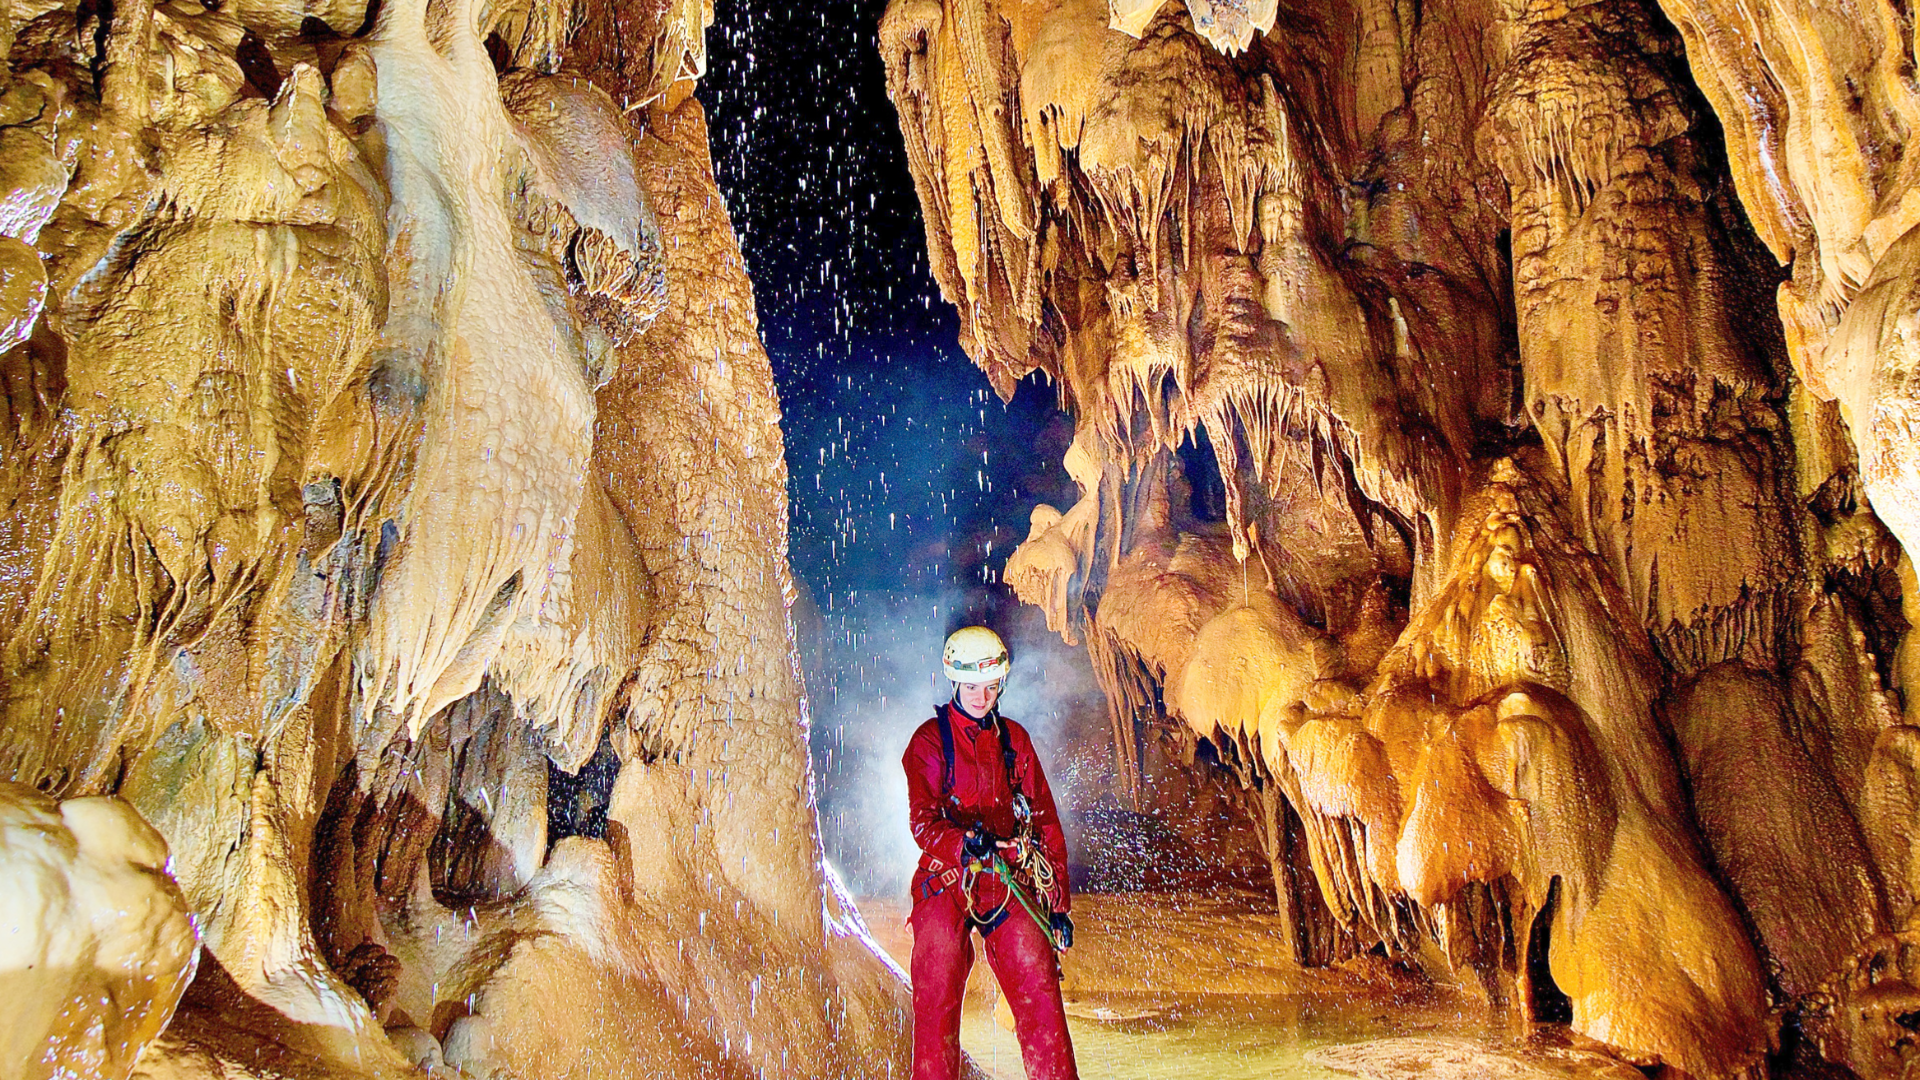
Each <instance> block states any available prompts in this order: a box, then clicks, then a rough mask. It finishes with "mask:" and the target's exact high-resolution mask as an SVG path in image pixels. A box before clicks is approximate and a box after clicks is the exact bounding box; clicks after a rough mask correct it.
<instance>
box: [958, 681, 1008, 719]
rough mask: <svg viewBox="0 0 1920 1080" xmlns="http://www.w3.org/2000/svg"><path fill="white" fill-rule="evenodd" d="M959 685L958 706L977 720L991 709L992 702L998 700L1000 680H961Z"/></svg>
mask: <svg viewBox="0 0 1920 1080" xmlns="http://www.w3.org/2000/svg"><path fill="white" fill-rule="evenodd" d="M959 686H960V708H961V710H962V711H964V712H965V713H966V714H967V715H968V716H971V717H973V718H974V719H976V720H978V719H980V718H982V717H984V716H986V715H987V713H988V712H990V711H991V710H992V709H993V705H994V702H997V701H999V700H1000V680H999V679H995V680H993V681H992V682H963V683H960V684H959Z"/></svg>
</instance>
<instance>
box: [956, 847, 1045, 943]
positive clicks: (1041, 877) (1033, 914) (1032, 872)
mask: <svg viewBox="0 0 1920 1080" xmlns="http://www.w3.org/2000/svg"><path fill="white" fill-rule="evenodd" d="M1021 846H1022V847H1024V848H1026V849H1027V850H1026V852H1025V854H1024V855H1023V856H1021V861H1022V862H1023V863H1025V864H1026V867H1027V873H1028V875H1029V876H1031V877H1032V878H1033V883H1034V887H1035V888H1036V889H1038V890H1039V891H1040V894H1041V895H1042V896H1046V895H1047V894H1049V893H1050V892H1052V890H1053V882H1054V880H1055V878H1054V869H1053V864H1052V863H1051V862H1049V861H1048V860H1047V857H1046V856H1045V855H1044V854H1042V853H1041V852H1040V850H1039V849H1038V848H1035V847H1033V846H1032V844H1031V843H1030V842H1028V841H1027V839H1026V837H1022V838H1021ZM1015 854H1016V855H1017V856H1020V855H1021V853H1020V852H1019V851H1018V850H1016V851H1015ZM987 858H988V859H989V860H991V861H990V863H987V864H983V863H981V861H980V860H979V859H969V860H968V861H967V868H966V870H965V871H964V872H962V873H961V875H960V894H961V895H962V896H964V897H965V898H966V901H967V915H968V916H969V917H971V918H973V919H974V920H975V921H976V922H980V923H983V924H987V923H995V922H998V921H999V919H1000V916H1001V915H1003V914H1005V912H1006V910H1007V905H1008V904H1009V903H1011V902H1012V901H1014V900H1018V901H1020V909H1021V910H1022V911H1025V912H1026V913H1027V917H1028V918H1030V919H1032V920H1033V925H1035V926H1037V927H1039V928H1040V932H1041V933H1042V934H1045V935H1046V937H1047V941H1048V942H1049V943H1051V944H1052V945H1053V948H1054V951H1056V952H1061V951H1064V950H1062V949H1061V948H1060V939H1059V938H1058V937H1056V936H1055V935H1054V932H1053V920H1052V919H1051V918H1050V917H1049V916H1048V915H1042V914H1040V911H1039V909H1038V908H1037V907H1035V905H1034V903H1033V901H1032V900H1029V899H1028V898H1027V891H1026V890H1025V889H1023V888H1021V887H1020V883H1019V882H1018V881H1016V880H1014V876H1013V867H1011V866H1009V865H1008V864H1007V860H1006V859H1004V858H1002V857H1001V855H1000V853H999V852H997V851H995V852H992V853H990V854H989V855H988V856H987ZM988 866H991V867H992V872H993V876H994V877H997V878H999V879H1000V881H1001V883H1002V884H1004V885H1005V886H1006V887H1007V896H1006V898H1005V899H1003V900H1001V901H1000V906H999V907H997V908H994V909H993V914H991V915H988V916H986V917H984V918H982V917H981V916H980V915H978V914H976V913H975V912H974V910H973V883H974V880H975V879H976V878H977V877H978V876H979V874H980V871H981V870H983V869H986V868H987V867H988ZM1049 914H1051V913H1049Z"/></svg>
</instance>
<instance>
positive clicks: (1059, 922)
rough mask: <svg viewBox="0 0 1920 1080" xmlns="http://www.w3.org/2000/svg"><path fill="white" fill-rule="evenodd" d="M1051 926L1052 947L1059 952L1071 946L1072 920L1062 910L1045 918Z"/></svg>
mask: <svg viewBox="0 0 1920 1080" xmlns="http://www.w3.org/2000/svg"><path fill="white" fill-rule="evenodd" d="M1047 921H1048V922H1049V923H1051V924H1052V927H1053V947H1054V948H1056V949H1059V950H1060V951H1061V952H1066V951H1067V950H1068V949H1071V948H1073V920H1072V919H1070V918H1068V917H1067V913H1066V912H1064V911H1056V912H1054V913H1053V918H1051V919H1049V920H1047Z"/></svg>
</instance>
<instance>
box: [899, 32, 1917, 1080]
mask: <svg viewBox="0 0 1920 1080" xmlns="http://www.w3.org/2000/svg"><path fill="white" fill-rule="evenodd" d="M1664 7H1665V9H1666V10H1665V11H1664V12H1662V11H1661V10H1659V9H1657V8H1655V7H1654V6H1652V5H1651V4H1647V3H1633V2H1629V3H1524V2H1516V3H1504V4H1502V3H1472V2H1462V3H1447V4H1426V5H1421V6H1419V7H1418V8H1417V9H1416V8H1411V7H1409V6H1408V5H1405V4H1397V5H1396V4H1392V3H1384V2H1374V0H1354V2H1352V3H1342V2H1338V0H1324V2H1320V3H1312V4H1308V5H1306V6H1305V7H1302V6H1299V5H1295V6H1293V7H1289V8H1286V9H1285V11H1284V12H1283V13H1282V14H1281V16H1280V17H1279V18H1278V19H1276V18H1275V17H1274V15H1273V12H1272V11H1271V10H1270V9H1262V8H1261V7H1260V6H1259V5H1253V4H1242V5H1232V6H1223V5H1219V4H1213V5H1197V4H1189V5H1187V7H1186V8H1185V9H1183V8H1181V7H1180V6H1178V5H1160V4H1155V3H1151V2H1144V3H1122V2H1120V0H1113V2H1112V3H1110V4H1109V3H1102V2H1101V0H1058V2H1050V3H1038V2H1031V3H1030V2H1022V0H894V2H893V3H892V4H891V6H890V7H889V9H888V11H887V14H886V17H885V19H884V20H883V22H882V24H881V42H882V48H883V50H884V51H885V58H886V61H887V64H888V70H889V77H890V91H891V94H892V96H893V100H894V103H895V105H896V107H897V108H898V109H899V113H900V119H901V127H902V131H903V134H904V136H905V139H906V144H907V149H908V155H909V160H910V162H911V166H912V169H913V172H914V176H915V180H916V183H917V184H918V188H919V192H920V197H921V203H922V207H923V209H924V210H925V212H926V220H927V231H928V243H929V248H930V252H931V265H932V266H933V268H934V271H935V274H936V276H938V278H939V280H940V284H941V286H942V289H943V290H944V292H945V294H946V296H947V297H948V299H949V300H950V301H952V302H953V303H954V304H955V305H956V306H957V307H958V308H959V310H960V314H961V323H962V342H963V344H964V345H965V347H966V348H967V349H968V351H969V352H970V354H971V355H972V356H973V358H974V359H975V361H976V362H977V363H978V364H979V365H980V366H981V367H982V368H983V369H984V370H985V371H986V373H987V375H988V377H989V378H990V379H991V380H992V381H993V383H994V385H995V387H996V388H998V389H999V391H1000V392H1001V393H1002V394H1011V393H1012V392H1013V388H1014V386H1015V384H1016V383H1017V382H1018V381H1019V380H1020V379H1022V378H1024V377H1026V376H1028V375H1029V374H1031V373H1033V372H1035V371H1039V372H1044V374H1045V375H1046V377H1047V378H1048V379H1049V380H1050V381H1051V382H1052V383H1054V384H1055V385H1057V387H1058V392H1059V394H1060V397H1061V401H1062V404H1063V405H1064V407H1066V408H1068V409H1069V410H1070V411H1071V412H1072V413H1073V415H1074V417H1075V419H1076V423H1077V430H1078V437H1077V438H1076V440H1075V443H1074V446H1073V449H1072V451H1070V452H1069V454H1068V461H1067V466H1068V470H1069V472H1070V473H1071V474H1072V475H1073V476H1074V478H1075V480H1076V481H1077V482H1078V483H1079V486H1080V489H1081V493H1082V498H1081V501H1080V502H1079V503H1078V504H1077V505H1075V506H1073V507H1071V508H1059V507H1041V508H1037V509H1036V510H1035V511H1034V514H1033V521H1032V532H1031V534H1030V536H1029V538H1028V540H1027V542H1026V544H1024V545H1023V546H1022V547H1020V548H1019V549H1018V550H1017V551H1016V552H1015V553H1014V554H1013V555H1012V557H1011V558H1010V559H1009V561H1008V564H1007V567H1006V572H1005V578H1006V580H1007V582H1008V583H1009V584H1010V585H1012V586H1013V587H1014V588H1015V589H1016V590H1017V591H1018V592H1019V593H1020V595H1021V596H1022V598H1023V599H1025V600H1027V601H1028V602H1030V603H1034V604H1036V605H1039V606H1041V607H1043V608H1044V609H1045V610H1046V612H1047V617H1048V622H1049V625H1050V626H1052V627H1053V628H1054V629H1056V630H1058V631H1059V632H1061V633H1062V634H1063V635H1064V636H1065V637H1066V639H1067V640H1068V641H1069V642H1079V641H1084V642H1085V643H1086V645H1087V648H1088V650H1089V652H1090V655H1091V657H1092V659H1093V661H1094V664H1095V668H1096V670H1097V671H1099V672H1100V673H1101V675H1102V678H1103V680H1104V681H1105V684H1106V689H1107V692H1108V696H1109V699H1110V701H1111V702H1112V706H1113V710H1114V722H1115V730H1116V732H1117V733H1118V738H1117V744H1116V752H1117V760H1119V761H1120V762H1121V763H1122V764H1123V765H1126V764H1128V763H1130V762H1134V761H1137V760H1138V751H1137V745H1138V740H1139V738H1140V734H1139V733H1140V731H1141V730H1143V729H1142V728H1141V727H1140V725H1142V724H1144V722H1145V721H1147V720H1149V719H1151V718H1152V717H1153V716H1154V715H1155V714H1163V715H1165V716H1168V717H1170V718H1172V719H1174V720H1177V721H1182V722H1184V726H1185V728H1186V730H1188V731H1189V732H1190V733H1191V737H1192V738H1196V739H1210V740H1213V741H1214V742H1215V743H1216V745H1217V746H1218V747H1219V748H1220V749H1221V751H1222V754H1221V756H1222V758H1223V759H1225V760H1229V761H1232V762H1235V763H1237V764H1236V767H1237V768H1238V770H1239V771H1240V772H1241V774H1242V776H1243V778H1244V779H1245V780H1246V781H1247V782H1248V783H1249V784H1253V785H1257V788H1258V792H1259V797H1260V799H1261V800H1262V801H1263V802H1264V803H1265V805H1266V819H1267V822H1266V827H1265V829H1264V831H1263V836H1262V840H1263V842H1264V843H1265V844H1266V846H1267V850H1268V853H1269V858H1270V861H1271V863H1272V865H1273V871H1274V882H1275V888H1276V892H1277V894H1278V896H1279V898H1280V900H1281V907H1282V909H1283V911H1284V912H1285V913H1286V914H1287V915H1288V926H1289V930H1288V933H1289V934H1291V936H1292V937H1293V939H1294V945H1295V948H1296V952H1297V953H1298V955H1299V956H1300V957H1301V958H1303V959H1305V960H1310V961H1325V960H1329V959H1333V958H1337V957H1339V956H1341V955H1345V954H1350V953H1352V952H1354V951H1356V950H1361V949H1366V948H1370V947H1373V946H1375V945H1380V946H1384V947H1385V948H1386V949H1387V950H1388V951H1389V952H1392V953H1394V954H1397V955H1401V956H1405V957H1408V958H1410V959H1413V960H1415V961H1417V962H1418V963H1420V964H1422V965H1423V966H1425V967H1427V968H1428V970H1430V971H1434V972H1452V973H1454V974H1456V975H1458V976H1461V977H1463V978H1466V979H1468V981H1469V982H1471V983H1475V984H1477V985H1479V986H1481V987H1483V988H1484V989H1485V992H1486V993H1487V994H1488V995H1489V996H1490V997H1492V998H1493V999H1494V1000H1496V1001H1497V1002H1500V1003H1503V1004H1505V1005H1507V1006H1508V1007H1510V1008H1511V1009H1512V1010H1513V1011H1514V1012H1515V1013H1516V1014H1517V1015H1521V1016H1527V1017H1535V1018H1539V1017H1550V1016H1555V1015H1567V1016H1568V1017H1569V1018H1570V1021H1571V1023H1572V1025H1573V1026H1574V1027H1575V1028H1576V1029H1578V1030H1580V1031H1582V1032H1584V1033H1586V1034H1588V1035H1591V1036H1593V1037H1595V1038H1598V1039H1600V1040H1603V1041H1605V1042H1607V1043H1609V1044H1611V1045H1612V1046H1613V1047H1615V1048H1616V1050H1617V1051H1618V1052H1620V1053H1621V1054H1622V1055H1623V1056H1625V1057H1627V1058H1628V1059H1629V1060H1632V1061H1634V1062H1636V1063H1641V1064H1648V1065H1651V1064H1655V1063H1663V1064H1665V1065H1668V1066H1670V1067H1672V1068H1674V1069H1676V1070H1678V1071H1679V1072H1682V1073H1685V1074H1688V1075H1695V1076H1730V1075H1735V1074H1739V1073H1741V1072H1743V1071H1744V1070H1748V1069H1752V1068H1755V1067H1759V1066H1760V1063H1761V1061H1762V1058H1763V1057H1764V1055H1765V1054H1766V1053H1767V1052H1768V1048H1769V1046H1770V1045H1773V1043H1774V1040H1775V1038H1776V1036H1777V1033H1778V1031H1779V1029H1780V1025H1781V1023H1782V1017H1783V1016H1785V1017H1791V1018H1795V1019H1797V1022H1798V1023H1799V1024H1800V1026H1801V1028H1802V1030H1804V1031H1805V1032H1806V1033H1807V1034H1808V1035H1809V1036H1811V1041H1812V1043H1813V1044H1814V1046H1815V1047H1817V1049H1818V1051H1819V1052H1820V1053H1823V1054H1825V1055H1827V1056H1828V1057H1830V1058H1831V1059H1832V1060H1834V1061H1836V1062H1840V1063H1843V1064H1846V1065H1849V1066H1850V1067H1852V1068H1854V1069H1855V1070H1856V1071H1858V1072H1859V1073H1860V1075H1863V1076H1867V1075H1891V1074H1894V1073H1897V1072H1898V1070H1899V1069H1900V1068H1901V1067H1903V1066H1904V1062H1905V1060H1906V1057H1908V1056H1911V1055H1912V1054H1913V1053H1914V1049H1913V1044H1912V1041H1911V1039H1910V1038H1909V1037H1907V1036H1906V1035H1905V1034H1904V1030H1905V1029H1904V1028H1902V1026H1901V1024H1902V1021H1900V1020H1899V1017H1901V1016H1909V1019H1908V1020H1907V1021H1905V1022H1907V1023H1910V1022H1911V1019H1910V1014H1911V1013H1912V1012H1913V1011H1914V1010H1915V1008H1916V1003H1920V989H1916V987H1920V970H1914V969H1913V967H1912V965H1911V963H1909V962H1908V961H1906V960H1903V959H1900V958H1902V957H1906V956H1907V955H1908V954H1909V953H1910V952H1912V950H1911V948H1910V947H1909V945H1910V942H1911V940H1912V938H1911V935H1912V933H1914V932H1915V931H1920V927H1914V926H1913V925H1912V922H1911V920H1912V918H1913V915H1914V905H1915V895H1916V893H1915V888H1916V886H1915V879H1914V876H1913V875H1914V873H1915V870H1914V866H1915V863H1914V859H1915V857H1916V855H1915V849H1914V846H1913V839H1912V837H1913V832H1914V829H1913V825H1912V822H1913V820H1914V818H1913V815H1914V812H1915V808H1916V806H1920V788H1916V780H1915V772H1914V770H1915V767H1916V758H1915V754H1914V750H1913V746H1914V740H1913V739H1912V737H1911V736H1912V735H1913V732H1914V729H1913V728H1912V727H1909V726H1906V723H1905V721H1904V719H1903V717H1902V715H1901V707H1900V692H1902V691H1905V692H1908V693H1911V692H1913V690H1914V687H1913V686H1912V685H1910V684H1911V679H1912V678H1913V675H1911V674H1910V673H1911V672H1913V670H1914V669H1913V667H1912V664H1911V661H1910V657H1909V652H1908V650H1907V649H1906V648H1905V647H1903V637H1902V635H1903V634H1904V630H1905V622H1904V620H1903V619H1902V617H1901V615H1900V611H1901V610H1902V605H1903V602H1904V603H1905V604H1907V605H1908V610H1913V608H1912V607H1911V605H1912V602H1913V594H1914V592H1915V591H1916V590H1915V576H1914V574H1913V572H1912V570H1911V569H1910V566H1909V563H1908V562H1907V560H1906V558H1905V557H1904V556H1903V554H1902V548H1901V543H1900V541H1902V540H1905V541H1907V542H1913V541H1915V540H1916V539H1920V532H1917V531H1916V529H1917V528H1920V526H1915V525H1912V524H1909V522H1910V521H1920V516H1910V515H1913V513H1914V512H1913V510H1912V509H1911V507H1910V506H1909V504H1914V505H1920V480H1916V479H1915V469H1914V467H1913V465H1912V462H1911V460H1910V459H1911V458H1912V457H1913V454H1912V452H1911V450H1910V445H1911V443H1912V439H1911V438H1909V437H1908V435H1907V433H1906V432H1907V429H1906V428H1905V427H1903V426H1902V425H1903V424H1905V423H1906V421H1905V420H1903V419H1902V417H1903V416H1905V415H1906V413H1904V412H1902V410H1903V409H1904V408H1905V406H1903V405H1902V404H1901V402H1902V401H1903V400H1904V399H1903V397H1902V395H1903V394H1905V393H1906V391H1905V390H1903V389H1902V387H1904V386H1905V384H1906V383H1907V382H1910V381H1911V380H1910V379H1908V378H1907V375H1906V374H1905V373H1906V371H1907V369H1908V368H1910V367H1911V366H1912V365H1911V364H1909V363H1907V362H1906V361H1903V360H1902V359H1901V357H1902V356H1903V355H1904V352H1903V350H1907V349H1908V348H1909V343H1908V342H1907V338H1909V337H1911V335H1910V334H1909V333H1908V332H1907V321H1906V320H1907V313H1908V311H1909V309H1910V308H1912V306H1913V305H1912V303H1911V302H1910V301H1911V295H1910V294H1912V293H1913V292H1914V287H1913V285H1912V282H1913V281H1914V280H1915V274H1916V269H1915V268H1916V267H1920V263H1916V262H1914V259H1915V258H1920V256H1915V255H1914V252H1920V246H1914V245H1913V243H1912V242H1911V241H1910V240H1909V239H1904V238H1903V237H1905V236H1906V234H1907V230H1908V229H1909V228H1910V227H1912V226H1914V225H1915V224H1916V223H1920V218H1915V216H1914V215H1915V213H1916V211H1915V210H1914V207H1915V206H1920V202H1915V199H1914V197H1912V196H1911V186H1912V180H1911V178H1910V177H1909V176H1908V173H1909V172H1910V171H1911V170H1908V169H1906V168H1904V166H1902V165H1901V162H1902V161H1904V160H1905V159H1904V157H1903V154H1904V145H1905V144H1904V139H1905V132H1906V131H1907V130H1908V128H1909V127H1910V126H1911V124H1910V123H1909V120H1910V114H1911V113H1912V112H1913V110H1912V104H1913V102H1912V89H1911V87H1910V86H1908V82H1909V81H1910V80H1907V79H1906V77H1905V76H1904V75H1902V74H1900V73H1901V72H1905V71H1907V70H1908V69H1910V68H1911V65H1912V59H1911V49H1910V43H1909V42H1908V39H1907V36H1906V35H1908V34H1909V33H1910V30H1909V29H1907V27H1908V21H1907V20H1906V17H1905V15H1903V14H1901V13H1899V12H1898V11H1896V10H1895V6H1893V5H1880V6H1874V5H1865V6H1862V7H1860V8H1859V9H1858V10H1857V11H1856V10H1854V9H1848V13H1847V14H1845V15H1843V16H1828V15H1825V14H1821V13H1820V12H1821V11H1824V9H1823V8H1819V7H1818V6H1817V5H1812V4H1790V3H1774V4H1770V5H1766V4H1763V5H1760V6H1759V7H1758V8H1755V7H1754V6H1753V5H1732V4H1720V3H1717V2H1715V0H1699V2H1692V0H1675V2H1672V3H1667V4H1665V5H1664ZM1669 18H1670V19H1671V20H1672V22H1671V23H1669V22H1668V21H1667V19H1669ZM1236 20H1237V22H1236ZM1249 24H1250V25H1251V26H1252V27H1253V28H1254V29H1257V30H1259V31H1260V32H1259V33H1257V34H1256V33H1251V32H1250V31H1249V30H1248V29H1247V26H1248V25H1249ZM1676 27H1677V30H1678V33H1676ZM1760 27H1764V30H1762V29H1756V28H1760ZM1756 41H1757V42H1758V47H1757V48H1756V45H1755V42H1756ZM1683 45H1684V47H1683ZM1703 91H1704V93H1703ZM1716 113H1717V116H1716V115H1715V114H1716ZM1723 140H1724V141H1723ZM1908 247H1913V251H1909V250H1908ZM1783 263H1786V264H1790V268H1789V269H1782V268H1781V266H1782V264H1783ZM1776 287H1777V289H1778V298H1777V311H1778V313H1779V317H1776V296H1775V293H1776ZM1782 323H1784V324H1785V325H1784V329H1783V327H1782ZM1909 411H1910V410H1909ZM1215 463H1217V471H1216V465H1215ZM1876 512H1877V513H1876ZM1883 518H1884V520H1885V521H1886V522H1887V525H1886V526H1883V525H1882V524H1881V520H1882V519H1883ZM1775 1005H1779V1006H1780V1008H1779V1009H1774V1008H1773V1006H1775Z"/></svg>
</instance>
